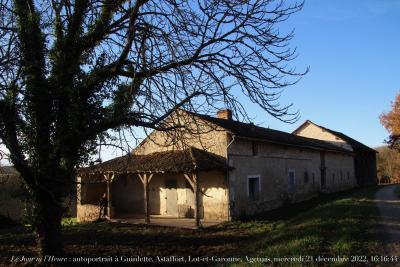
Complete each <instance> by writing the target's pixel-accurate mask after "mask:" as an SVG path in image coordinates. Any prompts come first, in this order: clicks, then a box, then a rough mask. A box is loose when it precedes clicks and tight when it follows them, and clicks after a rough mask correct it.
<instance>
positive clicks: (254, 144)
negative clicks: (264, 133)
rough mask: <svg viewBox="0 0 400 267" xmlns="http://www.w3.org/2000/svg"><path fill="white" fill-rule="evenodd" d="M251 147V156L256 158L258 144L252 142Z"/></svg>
mask: <svg viewBox="0 0 400 267" xmlns="http://www.w3.org/2000/svg"><path fill="white" fill-rule="evenodd" d="M251 147H252V151H253V156H257V155H258V143H257V142H252V144H251Z"/></svg>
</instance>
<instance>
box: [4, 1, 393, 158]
mask: <svg viewBox="0 0 400 267" xmlns="http://www.w3.org/2000/svg"><path fill="white" fill-rule="evenodd" d="M293 28H294V29H295V37H294V39H293V40H292V41H291V47H293V48H295V47H296V48H297V51H298V53H299V56H298V58H297V59H296V60H295V61H294V62H293V63H294V65H295V66H296V67H297V68H298V69H299V70H304V69H306V68H307V67H310V72H309V73H308V74H307V75H306V76H304V77H303V78H302V80H301V81H300V82H299V83H298V84H296V85H294V86H291V87H288V88H286V89H285V90H284V92H283V94H282V96H281V98H280V100H279V101H280V103H281V104H290V103H293V111H296V110H299V112H300V116H301V117H300V119H299V120H298V121H297V122H296V123H294V124H286V123H283V122H280V121H279V120H277V119H275V118H272V117H271V116H268V115H267V114H266V113H265V112H263V111H262V110H261V108H259V107H257V106H255V105H254V104H251V103H249V101H247V100H246V99H243V100H242V102H243V103H244V104H245V107H246V110H247V111H248V115H249V116H250V117H251V118H253V122H254V123H255V124H258V125H260V126H264V127H269V128H272V129H277V130H281V131H286V132H292V131H293V130H294V129H296V128H297V127H298V126H299V125H301V124H302V123H303V122H304V121H305V120H311V121H313V122H315V123H317V124H320V125H322V126H325V127H327V128H331V129H333V130H336V131H341V132H343V133H345V134H347V135H349V136H350V137H353V138H355V139H357V140H359V141H361V142H362V143H364V144H366V145H368V146H370V147H377V146H380V145H383V144H384V140H385V138H387V136H388V133H387V132H386V130H385V129H384V128H383V127H382V126H381V124H380V123H379V115H380V114H381V113H382V112H387V111H389V110H390V107H391V102H392V101H393V100H394V98H395V95H396V94H397V93H399V92H400V73H399V70H400V66H399V65H400V0H306V2H305V6H304V8H303V10H302V11H300V12H298V13H296V14H294V15H293V16H292V17H290V18H289V20H288V21H286V22H285V23H284V24H283V25H281V27H280V29H281V30H283V31H289V30H291V29H293ZM121 153H124V152H121V151H115V150H114V149H113V150H106V151H103V152H102V154H101V158H102V160H107V159H110V158H113V157H115V156H120V155H121ZM3 163H4V162H3Z"/></svg>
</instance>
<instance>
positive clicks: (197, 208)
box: [192, 173, 200, 228]
mask: <svg viewBox="0 0 400 267" xmlns="http://www.w3.org/2000/svg"><path fill="white" fill-rule="evenodd" d="M192 176H193V182H194V194H195V197H194V202H195V220H196V227H197V228H199V227H200V185H199V177H198V176H197V175H196V173H193V174H192Z"/></svg>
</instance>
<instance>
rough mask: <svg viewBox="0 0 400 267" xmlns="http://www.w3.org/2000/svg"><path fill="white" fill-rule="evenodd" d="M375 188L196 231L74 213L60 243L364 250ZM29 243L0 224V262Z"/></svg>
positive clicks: (238, 251) (138, 250)
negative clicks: (86, 218)
mask: <svg viewBox="0 0 400 267" xmlns="http://www.w3.org/2000/svg"><path fill="white" fill-rule="evenodd" d="M379 188H380V187H371V188H365V189H357V190H354V191H352V192H346V193H340V194H336V195H328V196H322V197H321V198H319V199H317V200H312V201H308V202H304V203H301V204H298V205H296V206H292V207H286V208H282V209H280V210H277V211H273V212H269V213H266V214H263V215H262V216H260V217H258V218H253V219H251V220H248V221H245V222H243V221H242V222H230V223H225V224H222V225H218V226H216V227H213V228H207V229H204V230H202V231H194V230H183V229H175V228H167V227H154V226H153V227H151V226H145V225H129V224H118V223H108V222H100V223H86V224H79V223H77V222H76V220H74V219H64V220H63V229H64V230H63V232H64V240H65V248H66V251H67V253H68V254H69V255H71V256H74V255H75V256H78V255H79V256H92V257H93V256H100V255H141V256H157V255H158V256H160V255H162V256H169V255H178V256H188V255H190V256H192V257H196V256H211V255H217V256H225V257H226V256H235V257H245V256H249V257H266V256H267V257H269V258H274V257H283V256H287V257H294V256H300V255H302V256H306V255H310V256H317V255H320V256H326V257H333V256H349V255H370V254H374V253H376V251H377V249H378V240H377V237H376V236H374V235H373V234H371V233H372V232H371V229H373V228H374V227H375V223H376V220H377V218H378V215H379V211H378V209H377V208H376V207H375V204H374V202H373V201H371V200H373V195H374V194H375V192H376V191H377V190H378V189H379ZM34 244H35V243H34V238H33V235H32V234H31V233H30V229H26V228H21V227H15V228H12V229H8V230H7V231H5V230H3V231H1V230H0V252H1V254H0V262H2V261H5V260H7V259H8V258H9V257H10V255H13V254H14V255H27V256H29V255H34V254H35V249H34ZM5 249H7V250H5ZM282 265H284V266H300V265H301V264H299V263H293V264H288V263H286V264H282ZM260 266H261V264H260Z"/></svg>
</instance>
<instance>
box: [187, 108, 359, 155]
mask: <svg viewBox="0 0 400 267" xmlns="http://www.w3.org/2000/svg"><path fill="white" fill-rule="evenodd" d="M189 114H192V115H194V116H197V117H198V118H201V119H203V120H205V121H208V122H210V123H212V124H215V125H217V126H219V127H222V128H224V129H225V130H227V131H229V132H230V133H232V134H233V135H235V136H237V137H242V138H249V139H257V140H261V141H265V142H270V143H277V144H284V145H290V146H297V147H303V148H309V149H316V150H323V151H325V150H327V151H335V152H342V153H351V151H349V150H347V149H345V148H341V147H338V146H335V145H332V144H331V143H329V142H326V141H322V140H318V139H313V138H307V137H302V136H298V135H295V134H290V133H286V132H282V131H278V130H273V129H269V128H263V127H259V126H256V125H254V124H252V123H243V122H239V121H234V120H227V119H220V118H215V117H211V116H207V115H201V114H196V113H190V112H189Z"/></svg>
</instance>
